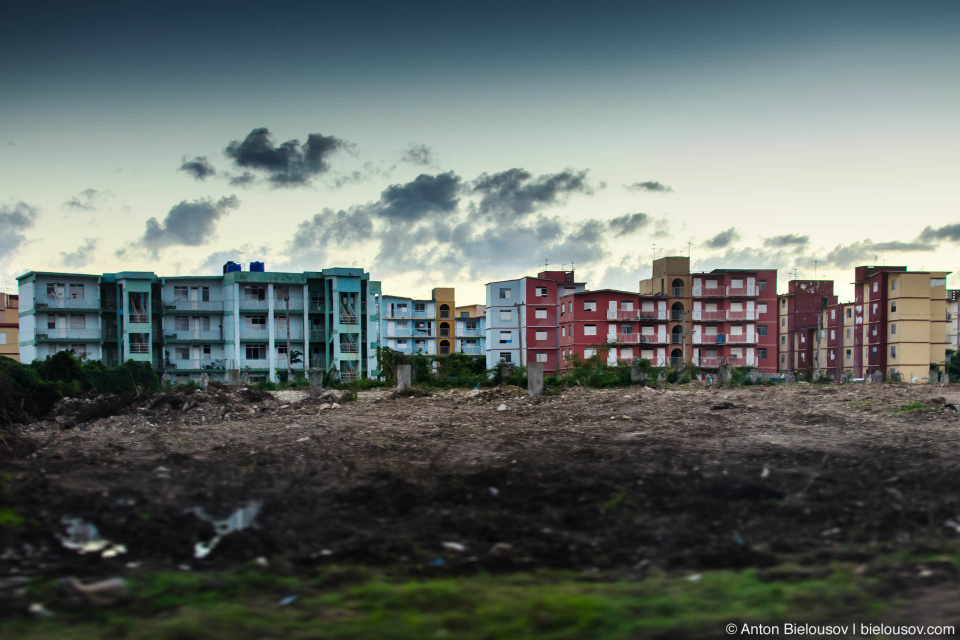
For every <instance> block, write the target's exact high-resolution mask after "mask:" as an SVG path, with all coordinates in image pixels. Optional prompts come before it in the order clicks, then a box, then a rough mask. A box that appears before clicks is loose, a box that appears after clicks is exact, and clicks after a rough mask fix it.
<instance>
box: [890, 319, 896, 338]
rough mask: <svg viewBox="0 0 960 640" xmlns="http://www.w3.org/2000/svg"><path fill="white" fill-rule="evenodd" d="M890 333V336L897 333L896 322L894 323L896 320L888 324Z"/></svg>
mask: <svg viewBox="0 0 960 640" xmlns="http://www.w3.org/2000/svg"><path fill="white" fill-rule="evenodd" d="M890 335H892V336H895V335H897V323H896V322H894V323H893V324H891V325H890Z"/></svg>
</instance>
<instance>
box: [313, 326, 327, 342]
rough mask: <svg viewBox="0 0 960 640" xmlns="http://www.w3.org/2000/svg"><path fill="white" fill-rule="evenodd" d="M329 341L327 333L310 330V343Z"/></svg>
mask: <svg viewBox="0 0 960 640" xmlns="http://www.w3.org/2000/svg"><path fill="white" fill-rule="evenodd" d="M326 339H327V332H326V331H323V330H322V329H321V330H317V329H311V330H310V342H323V341H324V340H326Z"/></svg>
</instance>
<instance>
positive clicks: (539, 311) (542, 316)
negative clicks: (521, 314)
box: [533, 309, 547, 320]
mask: <svg viewBox="0 0 960 640" xmlns="http://www.w3.org/2000/svg"><path fill="white" fill-rule="evenodd" d="M533 315H534V317H535V318H538V319H541V320H543V319H545V318H546V317H547V310H546V309H537V310H536V311H534V313H533Z"/></svg>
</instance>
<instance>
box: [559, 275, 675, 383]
mask: <svg viewBox="0 0 960 640" xmlns="http://www.w3.org/2000/svg"><path fill="white" fill-rule="evenodd" d="M668 316H669V314H668V312H667V302H666V301H665V300H651V299H646V298H643V297H641V296H640V295H638V294H636V293H632V292H628V291H617V290H614V289H598V290H594V291H582V292H579V293H573V294H569V295H566V296H563V297H561V298H560V359H561V368H567V367H569V366H570V365H571V364H572V362H573V361H574V360H575V359H581V360H586V359H588V358H591V357H593V356H600V358H601V359H602V360H604V361H605V362H606V363H607V364H609V365H611V366H615V365H617V364H619V363H624V362H625V363H631V362H633V360H634V359H636V358H644V359H646V360H649V361H650V362H652V363H653V364H654V365H657V366H663V365H664V364H666V361H667V349H668V348H669V342H670V340H669V333H668V331H667V326H668Z"/></svg>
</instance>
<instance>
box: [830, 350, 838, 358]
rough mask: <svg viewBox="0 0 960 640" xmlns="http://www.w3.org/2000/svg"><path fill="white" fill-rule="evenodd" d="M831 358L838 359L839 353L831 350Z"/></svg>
mask: <svg viewBox="0 0 960 640" xmlns="http://www.w3.org/2000/svg"><path fill="white" fill-rule="evenodd" d="M830 359H831V360H836V359H837V354H835V353H834V352H833V351H831V352H830Z"/></svg>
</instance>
